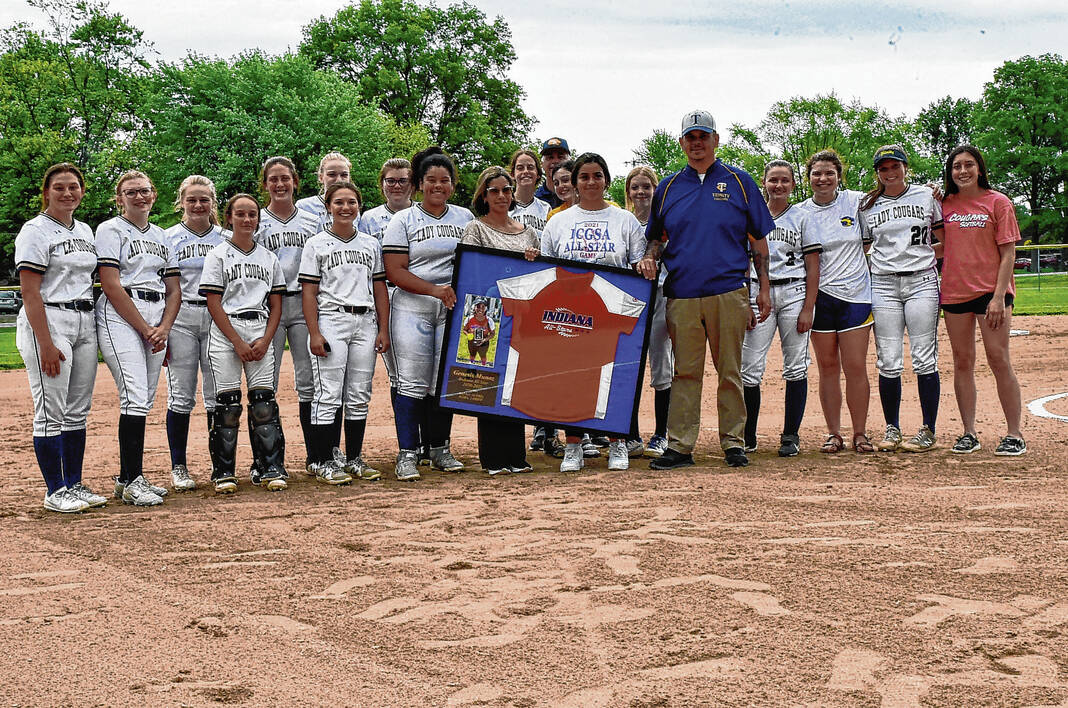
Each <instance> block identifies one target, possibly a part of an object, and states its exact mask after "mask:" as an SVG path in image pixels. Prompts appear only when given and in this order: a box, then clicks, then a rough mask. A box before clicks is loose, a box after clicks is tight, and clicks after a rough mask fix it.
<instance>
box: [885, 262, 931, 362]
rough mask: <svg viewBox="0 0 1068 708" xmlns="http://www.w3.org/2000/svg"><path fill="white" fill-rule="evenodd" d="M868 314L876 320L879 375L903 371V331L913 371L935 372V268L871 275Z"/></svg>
mask: <svg viewBox="0 0 1068 708" xmlns="http://www.w3.org/2000/svg"><path fill="white" fill-rule="evenodd" d="M871 311H872V315H873V316H874V318H875V352H876V355H877V356H876V366H877V368H878V370H879V375H880V376H884V377H886V378H888V379H896V378H899V377H900V376H901V372H902V371H903V370H904V368H905V349H904V347H905V331H906V330H908V334H909V353H910V355H911V357H912V370H913V371H914V372H916V373H917V374H930V373H934V372H935V371H936V370H937V369H938V273H937V272H936V271H935V269H934V268H931V269H930V270H926V271H923V272H921V273H913V274H911V275H876V274H874V273H873V274H872V276H871Z"/></svg>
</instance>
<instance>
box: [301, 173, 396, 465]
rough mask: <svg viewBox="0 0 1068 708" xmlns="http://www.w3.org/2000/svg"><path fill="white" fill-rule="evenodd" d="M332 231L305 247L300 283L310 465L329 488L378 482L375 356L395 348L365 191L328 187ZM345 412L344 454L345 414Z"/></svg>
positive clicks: (383, 272) (345, 184)
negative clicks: (371, 442) (371, 462)
mask: <svg viewBox="0 0 1068 708" xmlns="http://www.w3.org/2000/svg"><path fill="white" fill-rule="evenodd" d="M326 204H327V207H328V208H329V210H330V214H331V224H332V225H331V227H330V228H328V229H326V230H324V231H321V232H320V233H318V234H316V235H315V236H313V237H312V238H310V239H309V240H308V243H306V244H305V245H304V257H303V259H302V261H301V266H300V282H301V285H302V287H303V289H304V294H303V303H304V319H305V321H307V323H308V347H309V349H310V351H311V353H312V378H313V381H314V383H315V398H314V399H313V401H312V442H313V448H312V465H313V466H314V468H315V470H316V476H317V477H318V478H319V480H320V481H323V482H326V483H327V484H345V483H348V482H351V481H352V478H353V477H354V476H355V477H359V478H360V479H365V480H374V479H378V477H379V473H378V471H377V470H375V469H373V468H371V467H368V466H367V465H366V464H365V463H364V461H363V457H362V452H363V438H364V432H365V430H366V427H367V406H368V403H370V401H371V379H373V378H374V373H375V357H376V356H377V355H378V353H379V352H384V351H386V350H387V349H389V295H388V294H387V292H386V270H385V266H383V265H382V246H381V244H379V242H378V239H376V238H375V237H374V236H371V235H369V234H364V233H360V232H359V231H357V230H356V224H355V221H356V220H357V219H358V218H359V215H360V204H361V199H360V191H359V190H358V189H357V188H356V186H355V185H353V184H352V183H350V182H338V183H336V184H334V185H332V186H331V187H330V188H329V189H327V190H326ZM342 406H344V411H345V423H344V425H345V453H344V454H342V452H341V450H340V449H339V445H340V441H341V424H340V422H339V421H338V420H337V417H338V411H339V409H341V408H342Z"/></svg>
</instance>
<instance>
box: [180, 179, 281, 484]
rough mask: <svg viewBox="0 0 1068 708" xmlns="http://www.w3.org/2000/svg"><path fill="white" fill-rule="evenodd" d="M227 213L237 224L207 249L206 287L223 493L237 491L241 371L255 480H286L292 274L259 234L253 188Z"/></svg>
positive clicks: (215, 450)
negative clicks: (283, 374) (282, 336)
mask: <svg viewBox="0 0 1068 708" xmlns="http://www.w3.org/2000/svg"><path fill="white" fill-rule="evenodd" d="M224 220H225V224H226V226H227V227H229V228H230V229H232V230H233V233H232V234H231V235H230V237H229V239H226V240H224V241H223V242H222V243H220V244H219V245H218V246H216V247H215V248H213V249H211V251H209V252H208V255H207V256H205V257H204V274H203V275H202V276H201V278H200V295H202V296H203V297H204V298H205V299H206V300H207V301H208V305H207V307H208V311H209V312H210V313H211V320H212V325H211V332H210V334H209V335H208V359H209V360H210V361H211V370H212V372H213V373H214V375H215V386H216V393H215V416H214V423H213V425H212V428H211V434H210V435H209V437H208V449H209V451H210V452H211V463H212V473H211V478H212V482H214V484H215V492H216V493H217V494H231V493H233V492H235V491H237V472H236V470H237V436H238V430H239V428H240V424H241V373H242V371H243V372H244V374H245V380H246V382H247V384H248V418H249V437H250V438H251V442H252V454H253V457H254V462H253V465H252V483H253V484H257V485H262V486H264V487H266V488H267V490H268V491H281V490H283V489H285V488H286V479H287V478H288V475H287V474H286V470H285V459H284V458H285V439H284V438H283V437H282V425H281V423H280V422H279V420H278V403H277V402H276V401H275V398H274V392H275V389H274V381H275V378H274V376H275V373H274V372H275V371H276V369H275V365H274V354H275V349H274V346H273V345H272V343H271V340H272V338H273V337H274V334H275V331H276V330H277V329H278V323H279V321H280V320H281V318H282V297H283V293H285V289H286V280H285V275H284V274H283V273H282V266H281V265H280V264H279V262H278V258H277V257H276V256H275V255H274V254H273V253H272V252H271V251H269V250H268V249H266V248H264V247H263V246H262V245H261V244H258V243H256V241H255V238H254V234H255V233H256V229H257V227H258V226H259V220H260V205H259V203H258V202H257V201H256V199H255V198H254V197H252V196H250V195H248V194H238V195H235V196H233V197H231V198H230V201H229V202H227V203H226V210H225V211H224Z"/></svg>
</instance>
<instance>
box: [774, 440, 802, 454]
mask: <svg viewBox="0 0 1068 708" xmlns="http://www.w3.org/2000/svg"><path fill="white" fill-rule="evenodd" d="M800 452H801V438H799V437H798V436H796V435H783V436H782V437H781V438H779V457H797V455H798V453H800Z"/></svg>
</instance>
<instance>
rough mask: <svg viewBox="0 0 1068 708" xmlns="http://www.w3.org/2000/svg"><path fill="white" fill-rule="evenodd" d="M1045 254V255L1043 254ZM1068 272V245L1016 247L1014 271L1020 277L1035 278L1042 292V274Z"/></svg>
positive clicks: (1051, 244) (1049, 244) (1043, 244)
mask: <svg viewBox="0 0 1068 708" xmlns="http://www.w3.org/2000/svg"><path fill="white" fill-rule="evenodd" d="M1043 252H1044V253H1043ZM1043 269H1045V272H1046V274H1050V273H1062V272H1064V271H1068V243H1040V244H1032V245H1030V246H1017V247H1016V265H1015V268H1014V270H1015V271H1016V275H1017V276H1019V277H1028V278H1030V277H1033V278H1035V279H1036V285H1037V286H1038V289H1039V290H1042V273H1043Z"/></svg>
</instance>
